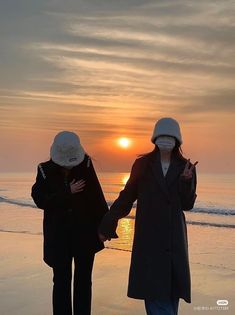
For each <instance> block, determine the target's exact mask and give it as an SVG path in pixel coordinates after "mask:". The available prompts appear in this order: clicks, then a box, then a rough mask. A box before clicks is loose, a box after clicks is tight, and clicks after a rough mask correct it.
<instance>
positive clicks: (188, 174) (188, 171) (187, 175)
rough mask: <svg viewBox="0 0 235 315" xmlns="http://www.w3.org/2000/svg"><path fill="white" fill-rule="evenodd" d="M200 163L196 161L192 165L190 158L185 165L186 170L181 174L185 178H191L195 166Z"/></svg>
mask: <svg viewBox="0 0 235 315" xmlns="http://www.w3.org/2000/svg"><path fill="white" fill-rule="evenodd" d="M197 164H198V161H196V162H195V163H194V164H192V165H191V166H190V159H188V161H187V163H186V165H185V168H184V171H183V173H182V174H181V176H182V177H183V178H184V179H186V180H187V179H191V178H192V176H193V170H194V168H195V166H196V165H197Z"/></svg>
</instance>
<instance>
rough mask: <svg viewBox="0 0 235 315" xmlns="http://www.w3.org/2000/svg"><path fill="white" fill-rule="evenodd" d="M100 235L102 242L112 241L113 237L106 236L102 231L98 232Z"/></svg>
mask: <svg viewBox="0 0 235 315" xmlns="http://www.w3.org/2000/svg"><path fill="white" fill-rule="evenodd" d="M98 235H99V238H100V240H101V242H105V241H107V240H108V241H111V238H108V237H106V236H104V235H103V234H101V233H99V234H98Z"/></svg>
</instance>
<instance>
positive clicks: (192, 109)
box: [0, 0, 235, 173]
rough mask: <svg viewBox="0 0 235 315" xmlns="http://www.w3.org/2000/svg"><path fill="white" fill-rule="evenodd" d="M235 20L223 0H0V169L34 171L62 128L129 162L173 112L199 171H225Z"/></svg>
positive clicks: (230, 141) (102, 157)
mask: <svg viewBox="0 0 235 315" xmlns="http://www.w3.org/2000/svg"><path fill="white" fill-rule="evenodd" d="M234 17H235V2H234V1H226V0H224V1H221V0H219V1H216V0H213V1H208V0H203V1H202V0H197V1H195V0H184V1H178V0H174V1H173V0H172V1H168V0H164V1H160V0H158V1H157V0H154V1H148V0H91V1H90V0H83V1H81V0H77V1H75V0H74V1H72V0H67V1H62V0H40V1H39V0H30V1H26V0H25V1H21V0H15V1H13V0H8V1H1V4H0V33H1V41H0V69H1V71H0V143H1V151H0V171H1V172H5V171H17V172H21V171H22V172H25V171H35V168H36V165H37V164H38V163H39V162H41V161H44V160H47V159H48V158H49V148H50V145H51V142H52V140H53V138H54V136H55V134H56V133H57V132H59V131H61V130H70V131H75V132H76V133H77V134H78V135H79V136H80V138H81V142H82V144H83V146H84V148H85V149H86V151H87V152H88V153H89V154H90V155H91V156H92V157H93V158H94V159H95V165H96V168H97V169H98V170H99V171H128V170H129V169H130V166H131V165H132V163H133V161H134V159H135V158H136V156H137V155H138V154H141V153H145V152H148V151H151V150H152V149H153V145H152V143H151V142H150V138H151V135H152V130H153V127H154V124H155V122H156V121H157V120H158V119H159V118H161V117H173V118H176V119H177V120H178V121H179V123H180V125H181V129H182V134H183V140H184V144H183V151H184V153H185V156H186V157H190V158H191V159H192V160H193V161H195V160H199V165H198V168H199V170H200V171H202V172H213V173H214V172H229V173H231V172H233V173H234V172H235V163H234V156H235V18H234ZM119 138H127V139H129V140H130V145H129V146H128V147H127V148H124V147H121V146H120V145H119V143H118V139H119Z"/></svg>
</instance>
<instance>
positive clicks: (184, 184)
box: [179, 168, 197, 211]
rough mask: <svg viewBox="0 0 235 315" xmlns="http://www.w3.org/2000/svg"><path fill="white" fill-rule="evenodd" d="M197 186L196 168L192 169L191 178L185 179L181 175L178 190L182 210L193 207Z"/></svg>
mask: <svg viewBox="0 0 235 315" xmlns="http://www.w3.org/2000/svg"><path fill="white" fill-rule="evenodd" d="M196 187H197V174H196V168H194V170H193V176H192V178H191V179H189V180H188V179H187V180H185V179H184V178H183V177H182V176H181V177H180V182H179V190H180V199H181V208H182V210H184V211H188V210H191V209H192V208H193V207H194V203H195V200H196V198H197V194H196Z"/></svg>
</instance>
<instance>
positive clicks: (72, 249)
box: [31, 155, 109, 267]
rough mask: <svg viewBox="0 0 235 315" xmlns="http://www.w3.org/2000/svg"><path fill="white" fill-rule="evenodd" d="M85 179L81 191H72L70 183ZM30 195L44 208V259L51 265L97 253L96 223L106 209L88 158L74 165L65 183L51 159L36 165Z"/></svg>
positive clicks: (100, 244)
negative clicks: (34, 179)
mask: <svg viewBox="0 0 235 315" xmlns="http://www.w3.org/2000/svg"><path fill="white" fill-rule="evenodd" d="M73 179H75V180H80V179H83V180H85V188H84V190H83V191H82V192H78V193H75V194H72V193H71V190H70V185H69V183H70V182H71V181H72V180H73ZM31 195H32V198H33V200H34V202H35V204H36V205H37V207H38V208H41V209H43V210H44V218H43V234H44V255H43V256H44V261H45V262H46V263H47V264H48V265H49V266H51V267H54V266H57V265H59V264H60V263H63V262H64V261H65V260H66V259H67V258H68V257H70V256H73V257H74V256H75V255H83V254H86V253H96V252H98V251H100V250H102V249H103V248H104V245H103V243H102V242H101V241H100V240H99V237H98V226H99V224H100V222H101V219H102V218H103V216H104V214H105V213H106V212H107V211H108V210H109V209H108V206H107V203H106V201H105V198H104V195H103V192H102V189H101V186H100V184H99V181H98V178H97V176H96V173H95V170H94V167H93V165H92V162H91V159H90V157H88V156H87V155H85V158H84V160H83V162H82V163H80V164H79V165H78V166H76V167H73V168H72V170H71V173H70V175H69V177H68V181H67V183H66V182H64V177H63V175H62V173H61V167H60V166H59V165H57V164H55V163H54V162H53V161H52V160H49V161H47V162H45V163H41V164H39V166H38V173H37V178H36V182H35V184H34V185H33V187H32V194H31Z"/></svg>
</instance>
